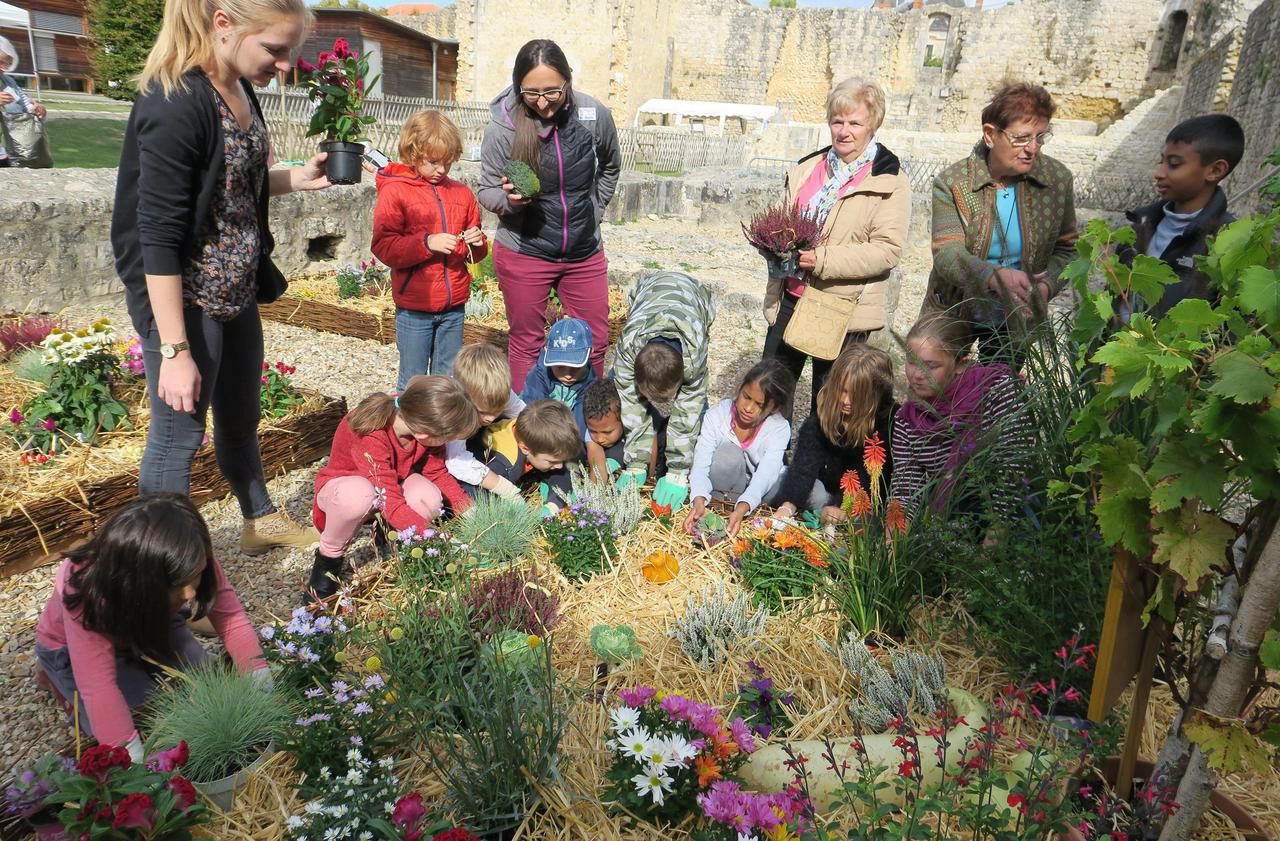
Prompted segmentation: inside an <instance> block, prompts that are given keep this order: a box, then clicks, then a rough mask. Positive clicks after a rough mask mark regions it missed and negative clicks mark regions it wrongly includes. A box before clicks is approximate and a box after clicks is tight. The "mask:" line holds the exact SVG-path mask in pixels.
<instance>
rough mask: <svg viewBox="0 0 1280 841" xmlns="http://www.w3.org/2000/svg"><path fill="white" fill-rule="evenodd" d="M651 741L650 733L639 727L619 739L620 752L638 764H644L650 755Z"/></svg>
mask: <svg viewBox="0 0 1280 841" xmlns="http://www.w3.org/2000/svg"><path fill="white" fill-rule="evenodd" d="M650 741H651V738H650V736H649V731H647V730H645V729H644V728H643V727H637V728H636V729H634V730H629V731H627V732H626V733H623V734H622V735H621V736H619V737H618V746H619V751H618V752H619V753H621V754H622V755H624V756H629V757H631V758H632V759H634V760H636V761H637V762H643V761H644V760H645V759H646V758H647V757H648V755H649V745H650Z"/></svg>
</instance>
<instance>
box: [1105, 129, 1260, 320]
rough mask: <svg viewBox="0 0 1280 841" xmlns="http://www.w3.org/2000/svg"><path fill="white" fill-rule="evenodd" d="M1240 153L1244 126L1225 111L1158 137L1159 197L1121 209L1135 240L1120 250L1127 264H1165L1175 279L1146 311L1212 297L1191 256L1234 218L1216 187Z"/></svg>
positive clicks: (1160, 310) (1162, 311)
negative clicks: (1144, 260)
mask: <svg viewBox="0 0 1280 841" xmlns="http://www.w3.org/2000/svg"><path fill="white" fill-rule="evenodd" d="M1243 156H1244V130H1243V129H1241V128H1240V124H1239V123H1238V122H1236V121H1235V120H1234V119H1232V118H1231V117H1228V116H1227V115H1226V114H1206V115H1204V116H1201V117H1192V118H1191V119H1189V120H1184V121H1183V122H1181V123H1179V124H1178V125H1176V126H1174V128H1173V130H1172V131H1171V132H1169V135H1168V137H1166V138H1165V141H1164V150H1163V152H1162V153H1161V155H1160V163H1159V164H1157V166H1156V171H1155V180H1156V192H1158V193H1159V194H1160V200H1159V201H1157V202H1155V203H1154V204H1150V205H1147V206H1146V207H1140V208H1138V209H1137V210H1131V211H1129V212H1128V213H1126V214H1125V216H1126V217H1127V218H1128V219H1129V222H1130V223H1131V224H1132V225H1133V229H1134V231H1135V232H1136V233H1137V235H1138V238H1137V242H1136V243H1135V244H1134V245H1133V247H1131V248H1124V249H1122V250H1121V251H1120V253H1119V256H1120V259H1121V260H1122V261H1123V262H1124V263H1125V264H1127V265H1131V264H1132V263H1133V258H1134V257H1135V256H1137V255H1138V254H1145V255H1147V256H1148V257H1155V258H1157V259H1159V260H1163V261H1164V262H1166V263H1168V264H1169V265H1170V266H1171V267H1172V268H1173V270H1174V272H1175V273H1176V274H1177V275H1178V282H1177V283H1173V284H1170V285H1168V286H1166V287H1165V288H1164V295H1163V297H1161V298H1160V300H1159V301H1155V302H1151V306H1150V308H1149V310H1148V314H1149V315H1151V317H1153V318H1159V317H1160V316H1162V315H1164V314H1165V313H1166V312H1168V311H1169V309H1170V308H1172V307H1173V306H1174V305H1175V304H1177V303H1178V302H1179V301H1182V300H1185V299H1187V298H1202V299H1204V300H1207V301H1214V300H1215V299H1216V298H1217V296H1218V293H1217V290H1215V289H1212V288H1211V287H1210V285H1209V278H1208V277H1206V276H1205V274H1204V273H1203V272H1201V271H1200V269H1199V268H1197V267H1196V260H1195V258H1196V257H1197V256H1200V255H1204V254H1207V253H1208V239H1209V237H1211V236H1215V235H1216V234H1217V233H1218V230H1219V229H1220V228H1222V227H1223V226H1225V225H1228V224H1230V223H1231V222H1234V221H1235V217H1234V216H1232V215H1231V214H1230V213H1228V212H1227V195H1226V193H1224V192H1223V191H1222V188H1221V187H1220V186H1218V185H1219V184H1220V183H1221V182H1222V179H1224V178H1226V177H1227V175H1228V174H1230V172H1231V170H1233V169H1235V167H1236V164H1238V163H1240V158H1241V157H1243Z"/></svg>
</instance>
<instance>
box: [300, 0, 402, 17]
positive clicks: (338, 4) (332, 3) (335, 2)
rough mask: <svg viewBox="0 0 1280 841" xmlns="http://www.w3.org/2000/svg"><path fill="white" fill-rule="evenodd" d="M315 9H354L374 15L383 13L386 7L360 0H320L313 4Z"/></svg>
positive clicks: (385, 11)
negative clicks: (381, 7) (380, 7)
mask: <svg viewBox="0 0 1280 841" xmlns="http://www.w3.org/2000/svg"><path fill="white" fill-rule="evenodd" d="M312 8H315V9H355V10H357V11H361V12H372V13H373V14H375V15H385V14H386V13H387V10H386V9H379V8H378V7H376V6H370V5H369V4H368V3H364V2H362V0H320V2H318V3H316V4H314V5H313V6H312Z"/></svg>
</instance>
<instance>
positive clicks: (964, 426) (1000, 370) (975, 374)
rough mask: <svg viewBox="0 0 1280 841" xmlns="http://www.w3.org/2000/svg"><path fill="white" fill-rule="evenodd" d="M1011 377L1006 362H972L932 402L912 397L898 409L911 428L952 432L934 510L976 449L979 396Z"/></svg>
mask: <svg viewBox="0 0 1280 841" xmlns="http://www.w3.org/2000/svg"><path fill="white" fill-rule="evenodd" d="M1012 376H1014V374H1013V370H1012V369H1011V368H1009V366H1008V365H978V364H972V365H969V366H968V367H966V368H965V369H964V370H963V371H961V372H960V373H959V374H957V375H956V376H955V377H953V378H952V380H951V382H950V383H948V384H947V387H946V388H945V389H944V390H943V392H942V394H940V395H938V396H937V397H936V398H934V400H933V402H932V403H925V402H923V401H921V400H919V399H917V398H915V397H912V399H910V400H908V401H907V404H906V405H905V406H903V407H902V408H901V409H899V410H898V411H899V413H900V414H901V415H902V419H903V421H905V422H906V424H907V425H908V426H909V427H911V428H912V429H914V430H918V431H920V432H923V433H925V434H928V435H940V434H950V435H951V438H952V440H951V452H950V453H949V454H948V456H947V466H946V475H945V477H944V478H943V481H942V485H941V487H939V488H938V491H937V493H936V494H935V495H934V498H933V510H934V511H940V510H942V506H943V505H944V504H945V503H946V501H947V497H949V496H950V495H951V489H952V488H953V487H955V484H956V480H957V479H958V478H959V474H960V466H961V465H963V464H964V462H965V461H966V460H967V459H968V458H969V456H970V454H972V453H973V451H974V449H975V448H976V446H977V444H976V439H977V437H978V434H979V433H980V432H981V431H982V427H983V418H982V398H984V397H986V395H987V392H988V391H989V390H990V389H991V386H993V385H995V384H996V383H997V382H999V381H1000V380H1002V379H1005V378H1007V377H1012Z"/></svg>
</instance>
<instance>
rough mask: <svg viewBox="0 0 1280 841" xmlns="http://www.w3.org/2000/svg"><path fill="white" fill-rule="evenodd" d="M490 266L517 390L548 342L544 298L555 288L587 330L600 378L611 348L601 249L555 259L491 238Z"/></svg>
mask: <svg viewBox="0 0 1280 841" xmlns="http://www.w3.org/2000/svg"><path fill="white" fill-rule="evenodd" d="M493 270H494V273H495V274H496V275H497V276H498V288H500V289H501V290H502V300H503V303H504V304H505V305H506V308H507V324H508V325H510V329H509V330H508V332H507V362H508V363H509V364H510V365H511V387H512V388H513V389H515V391H516V393H517V394H519V393H520V392H521V391H523V390H524V378H525V376H526V375H527V374H528V373H529V369H530V368H532V367H533V366H534V365H535V364H536V363H537V361H538V354H540V353H541V352H542V346H543V344H545V343H546V341H547V332H546V331H547V315H546V313H547V298H548V297H550V294H551V288H552V287H553V286H554V287H555V288H556V294H557V295H559V296H560V303H562V304H564V311H565V313H566V314H567V315H571V316H573V317H574V318H581V319H582V320H583V321H585V322H587V326H588V327H590V328H591V367H593V368H595V369H596V376H598V377H602V376H604V353H605V351H606V350H608V349H609V261H608V260H606V259H605V257H604V250H603V249H601V250H600V251H597V252H596V253H595V254H592V255H591V256H590V257H588V258H587V259H585V260H580V261H578V262H577V263H554V262H552V261H550V260H542V259H539V258H538V257H529V256H527V255H524V254H521V253H519V252H517V251H512V250H511V249H510V248H504V247H503V246H502V244H501V243H496V242H495V243H494V244H493Z"/></svg>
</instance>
